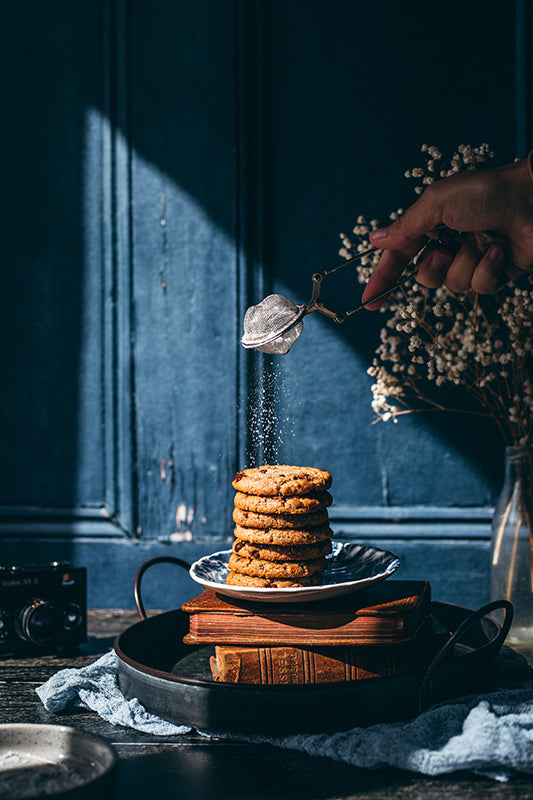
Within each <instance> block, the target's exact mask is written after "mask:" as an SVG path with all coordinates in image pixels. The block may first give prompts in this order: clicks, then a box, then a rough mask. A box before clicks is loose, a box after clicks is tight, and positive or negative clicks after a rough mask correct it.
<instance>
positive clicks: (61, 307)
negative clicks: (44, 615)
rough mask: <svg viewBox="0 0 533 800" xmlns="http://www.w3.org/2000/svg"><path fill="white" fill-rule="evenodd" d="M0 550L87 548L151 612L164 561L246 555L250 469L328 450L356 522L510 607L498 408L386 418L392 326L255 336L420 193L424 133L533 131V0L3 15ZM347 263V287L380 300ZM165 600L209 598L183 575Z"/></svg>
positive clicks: (476, 139) (364, 536) (336, 1)
mask: <svg viewBox="0 0 533 800" xmlns="http://www.w3.org/2000/svg"><path fill="white" fill-rule="evenodd" d="M0 22H1V24H0V41H1V47H0V59H1V71H2V75H3V78H4V80H3V82H2V87H1V88H0V93H1V94H0V97H1V107H2V109H3V112H4V113H3V115H2V117H3V119H2V125H1V126H0V140H1V147H0V150H1V152H2V154H3V161H4V164H3V179H2V190H1V191H2V215H1V222H0V224H1V226H2V254H3V259H2V288H3V291H2V299H1V302H2V314H1V319H2V323H3V325H4V331H3V336H2V342H3V347H2V375H3V378H4V385H3V391H2V399H1V402H0V413H1V419H0V425H1V437H2V445H3V447H2V452H3V458H2V466H1V470H2V474H1V479H0V504H1V507H2V508H1V517H0V523H1V524H0V535H1V539H0V547H1V561H2V563H35V562H39V563H41V562H43V561H48V560H53V559H67V560H71V561H73V562H75V563H78V564H84V565H86V566H87V567H88V570H89V603H90V605H92V606H103V607H106V606H113V605H115V606H116V605H120V606H125V607H128V606H132V580H133V576H134V574H135V571H136V570H137V568H138V567H139V566H140V564H141V563H142V562H143V561H144V560H145V559H147V558H149V557H151V556H154V555H158V554H170V553H172V554H174V555H178V556H181V557H182V558H185V559H188V560H193V559H194V558H196V557H197V556H199V555H201V554H204V553H207V552H211V551H213V550H215V549H221V548H224V547H226V546H227V541H228V539H229V537H230V536H231V532H232V523H231V510H232V503H233V491H232V489H231V485H230V482H231V478H232V476H233V474H234V472H235V471H236V469H239V468H242V467H244V466H247V465H249V464H252V463H260V462H261V461H262V460H273V459H275V460H278V461H280V462H288V463H305V464H310V465H319V466H324V467H326V468H327V469H329V470H331V472H332V474H333V476H334V483H333V489H332V491H333V494H334V505H333V506H332V508H331V518H332V522H333V527H334V528H335V530H336V532H337V534H338V535H339V536H345V537H347V538H355V539H359V540H362V541H369V542H375V543H382V544H383V545H384V546H387V547H389V548H390V549H393V550H394V551H395V552H397V553H398V554H399V555H400V556H401V557H402V559H403V567H402V574H403V575H404V576H406V577H407V576H413V577H415V576H416V577H425V578H428V579H429V580H430V581H431V583H432V585H433V590H434V595H435V596H438V597H439V599H443V600H448V601H454V602H460V603H465V604H469V605H479V604H480V603H481V602H483V601H485V600H486V599H487V597H488V571H489V569H488V548H489V533H490V531H489V526H490V508H491V505H492V504H493V502H494V500H495V498H496V496H497V493H498V490H499V485H500V481H501V477H502V470H501V467H502V460H501V454H502V447H501V443H500V442H499V441H498V439H497V436H496V433H495V431H494V430H493V429H492V428H491V427H490V426H488V425H486V424H480V423H478V422H476V423H473V422H472V420H469V419H465V420H462V419H457V418H453V419H451V418H445V417H440V418H436V417H435V416H432V417H431V418H424V417H422V416H419V415H417V416H416V418H415V417H409V418H404V419H403V420H402V421H401V423H400V424H398V425H392V424H389V425H387V424H383V423H381V424H377V425H373V424H372V421H373V415H372V411H371V408H370V378H369V377H368V376H367V374H366V369H367V367H368V365H369V363H370V362H371V359H372V354H373V351H374V349H375V346H376V343H377V341H378V331H379V324H380V319H379V317H378V316H375V315H370V314H368V313H363V314H360V315H358V316H357V317H355V318H354V319H353V320H352V321H350V322H349V323H346V324H345V325H344V326H342V327H341V328H339V327H336V326H334V325H332V323H330V322H328V321H327V320H325V319H315V318H314V317H315V315H313V317H310V318H309V319H308V320H307V321H306V325H305V333H304V335H303V336H302V338H301V340H300V341H299V342H298V344H297V345H296V346H295V347H294V349H293V350H292V351H291V353H290V354H289V355H288V356H286V357H278V358H273V357H269V356H264V355H263V354H259V353H256V352H245V351H244V350H243V349H242V348H241V347H240V345H239V337H240V335H241V324H242V317H243V314H244V310H245V309H246V307H247V306H248V305H249V304H250V303H252V302H257V301H258V300H259V299H261V298H262V297H263V296H264V295H265V294H266V293H269V292H270V291H273V290H274V291H281V292H282V293H284V294H287V295H288V296H289V297H291V299H294V300H295V301H303V300H306V299H307V298H308V295H309V293H310V287H311V283H310V276H311V274H312V273H313V272H314V271H316V270H319V269H322V268H324V267H328V266H330V265H333V264H335V263H337V261H338V255H337V252H338V248H339V239H338V234H339V233H340V232H341V231H349V230H350V229H351V227H353V224H354V223H355V220H356V218H357V216H358V215H359V214H360V213H363V214H365V216H367V217H368V218H371V217H378V218H380V219H381V220H383V221H386V219H387V217H388V214H389V212H390V211H392V210H394V209H396V208H398V207H399V206H403V207H405V206H406V205H408V204H409V203H410V202H412V201H413V200H414V195H412V188H411V187H410V186H409V184H408V182H407V181H405V179H404V178H403V173H404V171H405V169H406V168H409V167H411V166H413V165H414V164H416V163H417V161H418V158H419V148H420V145H421V144H422V143H423V142H429V143H431V144H436V145H438V146H439V147H440V148H441V149H443V150H444V151H447V152H451V151H453V149H455V147H456V146H457V145H458V144H460V143H462V142H466V143H470V144H479V143H481V142H482V141H488V142H489V143H490V144H491V146H492V147H493V148H494V149H495V151H496V153H497V160H498V161H499V162H500V163H505V162H508V161H510V160H512V159H513V158H514V157H515V156H523V155H524V154H525V153H526V152H527V151H528V149H529V148H530V147H531V146H532V135H531V133H532V130H531V122H532V118H531V103H530V89H531V78H532V62H531V58H530V55H531V53H530V36H531V29H532V28H531V7H530V4H529V3H528V2H521V0H517V1H516V2H515V3H508V4H506V5H501V6H500V7H499V8H498V10H497V11H496V10H494V9H493V7H492V6H491V5H487V4H486V3H483V2H481V0H475V1H474V2H471V3H464V2H461V3H459V2H456V0H451V2H448V3H447V4H446V5H445V6H442V4H440V5H434V6H431V5H430V4H427V3H412V4H409V5H408V6H405V4H403V5H401V4H397V3H393V2H390V0H382V2H374V3H372V4H365V6H363V5H362V4H359V3H354V2H353V0H328V2H326V1H325V0H283V1H282V0H196V1H195V2H190V1H189V0H170V1H169V0H166V1H165V2H162V1H161V0H152V1H151V2H149V3H148V2H141V1H140V0H131V2H127V0H89V1H88V2H84V3H72V2H70V3H68V2H64V0H49V2H47V3H40V2H37V0H19V1H18V2H17V3H12V4H5V3H4V4H2V6H1V8H0ZM358 292H359V290H358V287H357V285H356V283H355V280H354V279H353V277H350V276H348V281H347V283H346V282H345V283H344V285H342V286H339V288H338V289H337V291H334V292H333V298H332V302H334V303H337V304H338V305H339V307H340V306H341V305H342V306H344V305H345V304H346V302H348V303H349V304H350V305H351V304H352V301H353V302H354V303H355V302H356V300H357V298H358ZM145 580H146V591H147V605H151V606H152V607H165V608H166V607H171V606H173V605H175V604H177V603H179V602H181V601H182V600H184V599H186V597H188V596H190V595H191V593H192V592H194V591H195V589H196V587H195V585H191V582H190V579H189V578H188V577H187V576H186V574H185V573H183V574H182V573H181V572H180V573H179V574H178V575H177V574H176V570H175V568H174V569H172V568H170V567H169V568H166V567H160V568H159V569H158V575H157V577H154V578H151V577H148V576H147V578H146V579H145Z"/></svg>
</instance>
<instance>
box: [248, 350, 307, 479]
mask: <svg viewBox="0 0 533 800" xmlns="http://www.w3.org/2000/svg"><path fill="white" fill-rule="evenodd" d="M286 400H287V390H286V389H285V388H284V387H283V383H282V373H281V370H279V369H278V370H277V369H276V368H275V367H274V366H272V367H271V369H268V370H265V371H264V373H263V376H262V380H261V382H260V385H259V386H257V387H256V388H254V389H252V390H251V392H250V393H249V396H248V442H247V448H246V459H247V463H248V465H249V466H251V467H254V466H257V465H258V464H266V463H271V464H276V463H281V461H282V460H283V459H284V456H283V453H285V452H286V448H287V445H288V444H289V443H290V442H291V440H293V439H294V437H295V433H294V426H293V420H292V417H291V416H290V415H289V414H288V413H287V411H286V408H284V407H286V405H287V403H286Z"/></svg>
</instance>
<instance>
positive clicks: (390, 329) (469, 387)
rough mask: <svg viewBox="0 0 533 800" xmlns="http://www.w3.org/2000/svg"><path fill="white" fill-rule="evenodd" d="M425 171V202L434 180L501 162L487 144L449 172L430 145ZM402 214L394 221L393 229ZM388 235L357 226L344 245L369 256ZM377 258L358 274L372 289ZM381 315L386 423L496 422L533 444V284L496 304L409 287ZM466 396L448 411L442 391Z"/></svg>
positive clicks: (380, 376) (524, 279)
mask: <svg viewBox="0 0 533 800" xmlns="http://www.w3.org/2000/svg"><path fill="white" fill-rule="evenodd" d="M421 151H422V153H424V154H425V156H424V157H425V159H426V163H425V166H424V167H414V168H412V169H409V170H407V171H406V172H405V177H406V178H408V179H411V178H414V179H415V180H417V182H418V185H417V186H415V192H416V193H417V194H421V193H422V192H423V191H424V188H425V186H426V185H428V184H429V183H431V182H432V180H433V177H434V175H435V174H439V175H440V177H443V178H444V177H447V176H449V175H453V174H456V173H457V172H459V171H462V170H470V169H475V168H476V166H477V165H479V164H481V163H483V162H485V161H487V160H488V159H490V158H493V157H494V153H493V152H492V150H491V149H490V147H489V145H488V144H486V143H483V144H481V145H480V146H478V147H472V146H470V145H464V144H462V145H460V146H459V147H458V148H457V151H456V152H455V153H453V154H452V157H451V158H450V160H449V161H448V163H447V164H446V163H444V161H443V156H442V153H441V152H440V151H439V150H438V148H436V147H434V146H431V145H427V144H425V145H422V148H421ZM402 214H403V210H402V209H398V210H397V211H395V212H393V213H392V214H391V215H390V217H391V219H397V218H398V217H399V216H401V215H402ZM377 227H379V223H378V221H377V220H372V221H371V222H370V223H367V222H366V220H365V217H364V216H362V215H361V216H359V217H358V218H357V225H356V226H355V227H354V233H355V235H356V237H357V242H354V243H352V241H351V240H349V239H348V237H346V236H344V235H342V236H341V241H342V245H343V246H342V248H341V250H340V254H341V255H342V256H343V257H344V258H347V259H348V258H351V257H352V256H353V255H355V253H356V252H363V251H364V250H366V249H368V247H369V246H370V241H369V239H368V233H369V232H370V231H371V230H375V229H376V228H377ZM380 254H381V251H375V253H374V254H373V255H370V256H368V257H366V258H365V259H364V262H365V263H364V264H363V263H361V264H360V265H359V267H358V268H357V273H358V280H359V281H360V282H361V283H367V282H368V280H369V278H370V275H371V274H372V272H373V270H374V268H375V267H376V266H377V263H378V262H379V257H380ZM380 311H381V313H382V314H384V315H385V316H386V319H385V320H384V326H383V328H382V330H381V334H380V342H379V345H378V347H377V349H376V352H375V357H374V360H373V362H372V365H371V366H370V367H369V369H368V374H369V375H371V376H372V378H373V379H374V382H373V384H372V387H371V389H372V408H373V410H374V412H375V414H376V419H377V420H384V421H386V420H393V421H394V422H397V421H398V418H399V417H400V416H401V415H402V414H408V413H412V412H413V411H420V410H427V409H438V410H442V411H446V410H448V411H463V412H465V413H477V414H482V415H485V416H491V417H493V419H494V420H495V421H496V423H497V425H498V426H499V428H500V430H501V433H502V436H503V438H504V440H505V442H506V444H519V445H525V444H528V445H531V444H533V275H531V274H524V275H523V276H521V277H520V279H518V280H516V281H515V282H514V283H513V284H507V285H506V286H505V287H503V288H502V289H501V290H500V291H499V292H498V294H496V295H493V296H480V295H476V294H475V293H474V292H473V291H472V290H469V291H468V292H466V294H464V295H455V294H453V293H452V292H450V291H449V290H448V289H447V288H446V287H445V286H441V287H439V288H438V289H435V290H433V289H426V288H424V287H422V286H419V285H418V284H417V283H411V282H408V283H406V284H404V285H403V286H402V287H401V288H400V289H398V290H397V291H396V292H394V293H393V294H391V295H390V296H389V298H388V299H387V301H386V303H384V304H383V305H382V306H381V308H380ZM446 385H448V386H453V387H462V388H463V389H464V390H465V392H466V394H467V395H468V397H469V398H470V399H472V398H473V399H474V400H475V402H476V405H477V408H476V409H474V410H473V409H472V407H471V403H465V407H464V408H453V409H451V408H447V407H446V406H445V405H444V404H443V403H442V402H441V393H440V392H439V391H435V387H437V388H439V387H444V386H446Z"/></svg>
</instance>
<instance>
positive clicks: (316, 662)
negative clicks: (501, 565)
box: [182, 580, 449, 684]
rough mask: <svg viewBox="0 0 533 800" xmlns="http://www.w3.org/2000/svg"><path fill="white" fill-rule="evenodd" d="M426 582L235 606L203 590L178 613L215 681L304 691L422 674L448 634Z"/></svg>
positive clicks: (189, 641)
mask: <svg viewBox="0 0 533 800" xmlns="http://www.w3.org/2000/svg"><path fill="white" fill-rule="evenodd" d="M430 603H431V590H430V586H429V583H427V582H426V581H399V580H388V581H385V582H383V583H379V584H375V585H374V586H370V587H368V588H367V589H365V590H364V591H362V592H359V593H356V594H348V595H346V596H344V597H341V598H335V599H332V600H325V601H318V602H317V601H314V602H308V603H301V604H290V605H289V604H278V603H272V604H268V603H258V602H249V601H244V600H235V599H230V598H227V597H223V596H222V595H220V594H218V593H216V592H214V591H213V590H212V589H206V590H205V591H203V592H202V593H201V594H200V595H199V596H198V597H195V598H194V599H192V600H189V601H187V602H186V603H184V605H183V606H182V608H183V610H184V611H185V612H186V613H187V614H188V615H189V633H188V634H187V635H186V636H185V638H184V642H185V643H186V644H214V645H215V653H214V655H213V656H212V657H211V659H210V665H211V672H212V675H213V678H214V680H216V681H225V682H230V683H257V684H283V683H287V684H306V683H324V682H336V681H353V680H362V679H365V678H377V677H387V676H393V675H400V674H403V673H405V672H412V671H416V670H419V669H424V668H425V667H426V666H427V665H428V664H429V661H430V660H431V658H432V657H433V656H434V655H435V653H436V652H437V650H439V649H440V648H441V647H442V645H443V644H444V642H445V640H446V638H447V637H448V635H449V634H448V632H447V631H446V630H444V629H443V628H440V627H438V625H437V623H435V622H434V620H433V619H432V617H431V609H430Z"/></svg>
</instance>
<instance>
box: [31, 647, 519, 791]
mask: <svg viewBox="0 0 533 800" xmlns="http://www.w3.org/2000/svg"><path fill="white" fill-rule="evenodd" d="M496 668H497V676H496V681H495V686H496V688H495V689H494V690H493V691H491V692H488V693H486V694H482V695H471V696H468V697H462V698H455V699H453V700H451V701H447V702H445V703H440V704H439V705H436V706H434V707H432V708H430V709H428V710H427V711H425V712H423V713H422V714H420V715H419V716H418V717H416V718H415V719H412V720H409V721H407V722H397V723H387V724H377V725H371V726H369V727H367V728H359V727H355V728H352V729H351V730H348V731H340V732H337V733H321V734H298V735H291V736H278V737H274V736H257V735H246V734H239V735H236V734H228V733H224V732H220V731H217V732H216V735H217V736H218V737H220V736H225V737H227V738H233V739H236V740H239V741H248V742H260V743H263V742H264V743H269V744H272V745H275V746H277V747H284V748H290V749H293V750H299V751H302V752H305V753H308V754H310V755H320V756H329V758H332V759H334V760H335V761H342V762H345V763H348V764H352V765H354V766H356V767H362V768H367V769H378V768H379V767H385V766H393V767H399V768H401V769H406V770H411V771H412V772H418V773H422V774H424V775H441V774H444V773H450V772H454V771H456V770H471V771H474V772H476V773H480V774H483V775H486V776H489V777H491V778H494V779H495V780H500V781H506V780H508V779H509V777H511V776H512V774H513V773H514V772H515V771H518V772H527V773H533V670H531V669H530V668H529V667H528V665H527V662H526V661H525V659H523V658H522V657H521V656H520V655H518V654H517V653H515V652H514V651H513V650H510V649H509V648H505V647H504V648H503V649H502V651H501V652H500V654H499V656H498V658H497V659H496ZM36 691H37V694H38V695H39V697H40V699H41V701H42V702H43V704H44V706H45V708H47V709H48V710H49V711H62V710H63V709H66V708H68V707H69V706H71V705H76V704H77V705H80V704H81V705H83V706H86V707H88V708H90V709H92V710H93V711H96V713H97V714H99V716H100V717H102V719H104V720H106V721H107V722H110V723H112V724H114V725H122V726H124V727H127V728H134V729H135V730H139V731H143V732H145V733H151V734H155V735H160V736H169V735H176V734H178V735H179V734H183V733H187V732H188V731H190V730H191V727H190V726H188V725H177V724H175V723H173V722H169V721H167V720H163V719H160V718H159V717H156V716H154V715H153V714H150V713H149V712H148V711H146V709H145V708H144V707H143V706H142V705H141V703H140V702H139V701H138V700H137V699H132V700H127V699H126V698H125V697H124V696H123V694H122V693H121V691H120V689H119V686H118V659H117V657H116V655H115V653H114V652H109V653H106V655H104V656H102V657H101V658H99V659H98V660H97V661H95V662H94V663H93V664H90V665H89V666H87V667H82V668H81V669H64V670H61V671H60V672H58V673H56V674H55V675H53V676H52V677H51V678H50V679H49V680H48V681H47V682H46V683H44V684H43V685H42V686H39V687H38V688H37V689H36ZM199 733H201V734H203V735H205V736H209V735H210V732H208V731H199ZM211 733H213V732H211Z"/></svg>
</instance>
